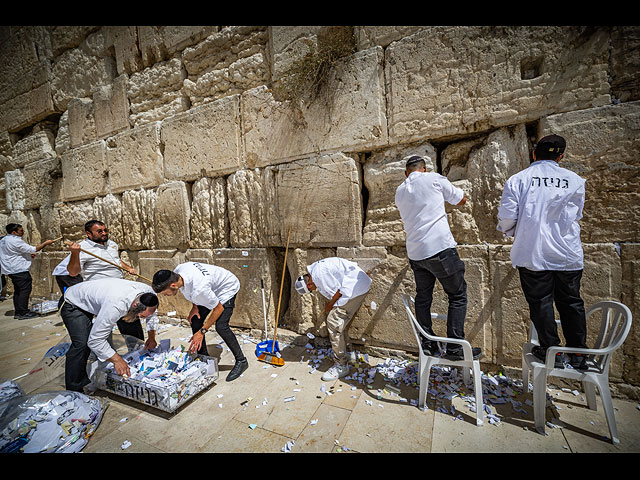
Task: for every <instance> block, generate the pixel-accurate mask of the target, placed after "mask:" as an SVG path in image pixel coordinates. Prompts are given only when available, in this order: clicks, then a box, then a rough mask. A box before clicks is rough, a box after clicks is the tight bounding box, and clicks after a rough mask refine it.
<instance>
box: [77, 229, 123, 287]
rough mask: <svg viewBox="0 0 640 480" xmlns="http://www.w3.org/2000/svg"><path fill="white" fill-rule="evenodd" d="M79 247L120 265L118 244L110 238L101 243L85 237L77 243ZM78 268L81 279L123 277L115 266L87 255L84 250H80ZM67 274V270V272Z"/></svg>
mask: <svg viewBox="0 0 640 480" xmlns="http://www.w3.org/2000/svg"><path fill="white" fill-rule="evenodd" d="M79 245H80V247H81V248H82V249H83V250H86V251H87V252H91V253H93V254H94V255H97V256H99V257H101V258H104V259H105V260H108V261H110V262H113V263H115V264H116V265H120V264H121V262H120V254H119V252H118V244H117V243H116V242H114V241H112V240H107V242H106V243H105V244H104V245H102V244H100V243H96V242H94V241H92V240H89V239H88V238H85V239H84V240H82V241H81V242H80V243H79ZM80 269H81V273H82V279H83V280H84V281H87V280H96V279H99V278H124V273H122V270H120V269H119V268H117V267H114V266H113V265H109V264H108V263H107V262H103V261H102V260H100V259H98V258H95V257H93V256H91V255H88V254H86V253H84V252H80ZM67 274H68V272H67Z"/></svg>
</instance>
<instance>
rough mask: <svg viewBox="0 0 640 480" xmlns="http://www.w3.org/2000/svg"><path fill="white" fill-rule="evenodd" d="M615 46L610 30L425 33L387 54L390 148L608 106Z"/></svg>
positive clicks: (463, 29) (498, 29)
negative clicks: (610, 51) (611, 44)
mask: <svg viewBox="0 0 640 480" xmlns="http://www.w3.org/2000/svg"><path fill="white" fill-rule="evenodd" d="M608 48H609V41H608V31H607V29H606V28H590V27H587V28H583V27H530V26H526V27H493V26H484V27H474V26H470V27H459V26H456V27H444V26H443V27H429V28H425V29H423V30H421V31H419V32H417V33H416V34H414V35H411V36H409V37H406V38H403V39H401V40H399V41H397V42H394V43H392V44H390V45H389V47H387V49H386V61H385V66H386V79H387V83H388V85H389V87H388V92H389V137H390V142H391V143H396V142H407V141H413V140H417V139H422V138H429V139H431V140H434V139H437V138H443V137H450V136H454V135H461V134H468V133H473V132H479V131H483V130H486V129H488V128H490V127H501V126H506V125H512V124H516V123H526V122H529V121H534V120H537V119H538V118H540V117H541V116H544V115H547V114H550V113H555V112H562V111H570V110H578V109H583V108H589V107H593V106H600V105H605V104H608V103H610V95H609V83H608V77H607V72H608V58H609V57H608Z"/></svg>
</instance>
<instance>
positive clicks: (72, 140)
mask: <svg viewBox="0 0 640 480" xmlns="http://www.w3.org/2000/svg"><path fill="white" fill-rule="evenodd" d="M67 121H68V125H69V127H68V134H69V146H70V147H71V148H75V147H79V146H81V145H85V144H87V143H91V142H94V141H95V140H97V139H98V133H97V131H96V118H95V108H94V103H93V100H91V99H90V98H72V99H70V100H69V102H68V103H67Z"/></svg>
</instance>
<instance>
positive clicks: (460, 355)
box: [443, 347, 482, 360]
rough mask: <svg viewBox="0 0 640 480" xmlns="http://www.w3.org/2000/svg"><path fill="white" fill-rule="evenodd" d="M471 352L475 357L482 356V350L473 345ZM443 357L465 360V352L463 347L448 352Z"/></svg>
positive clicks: (475, 358)
mask: <svg viewBox="0 0 640 480" xmlns="http://www.w3.org/2000/svg"><path fill="white" fill-rule="evenodd" d="M471 354H472V355H473V359H474V360H477V359H479V358H480V357H482V350H481V349H480V348H477V347H472V348H471ZM443 358H446V359H447V360H464V353H462V349H460V350H456V351H453V352H447V353H445V354H444V357H443Z"/></svg>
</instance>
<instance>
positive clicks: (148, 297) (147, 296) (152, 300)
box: [140, 292, 160, 308]
mask: <svg viewBox="0 0 640 480" xmlns="http://www.w3.org/2000/svg"><path fill="white" fill-rule="evenodd" d="M140 303H141V304H142V305H144V306H145V307H147V308H149V307H157V306H158V304H159V303H160V301H159V300H158V296H157V295H156V294H155V293H151V292H147V293H143V294H142V295H140Z"/></svg>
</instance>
